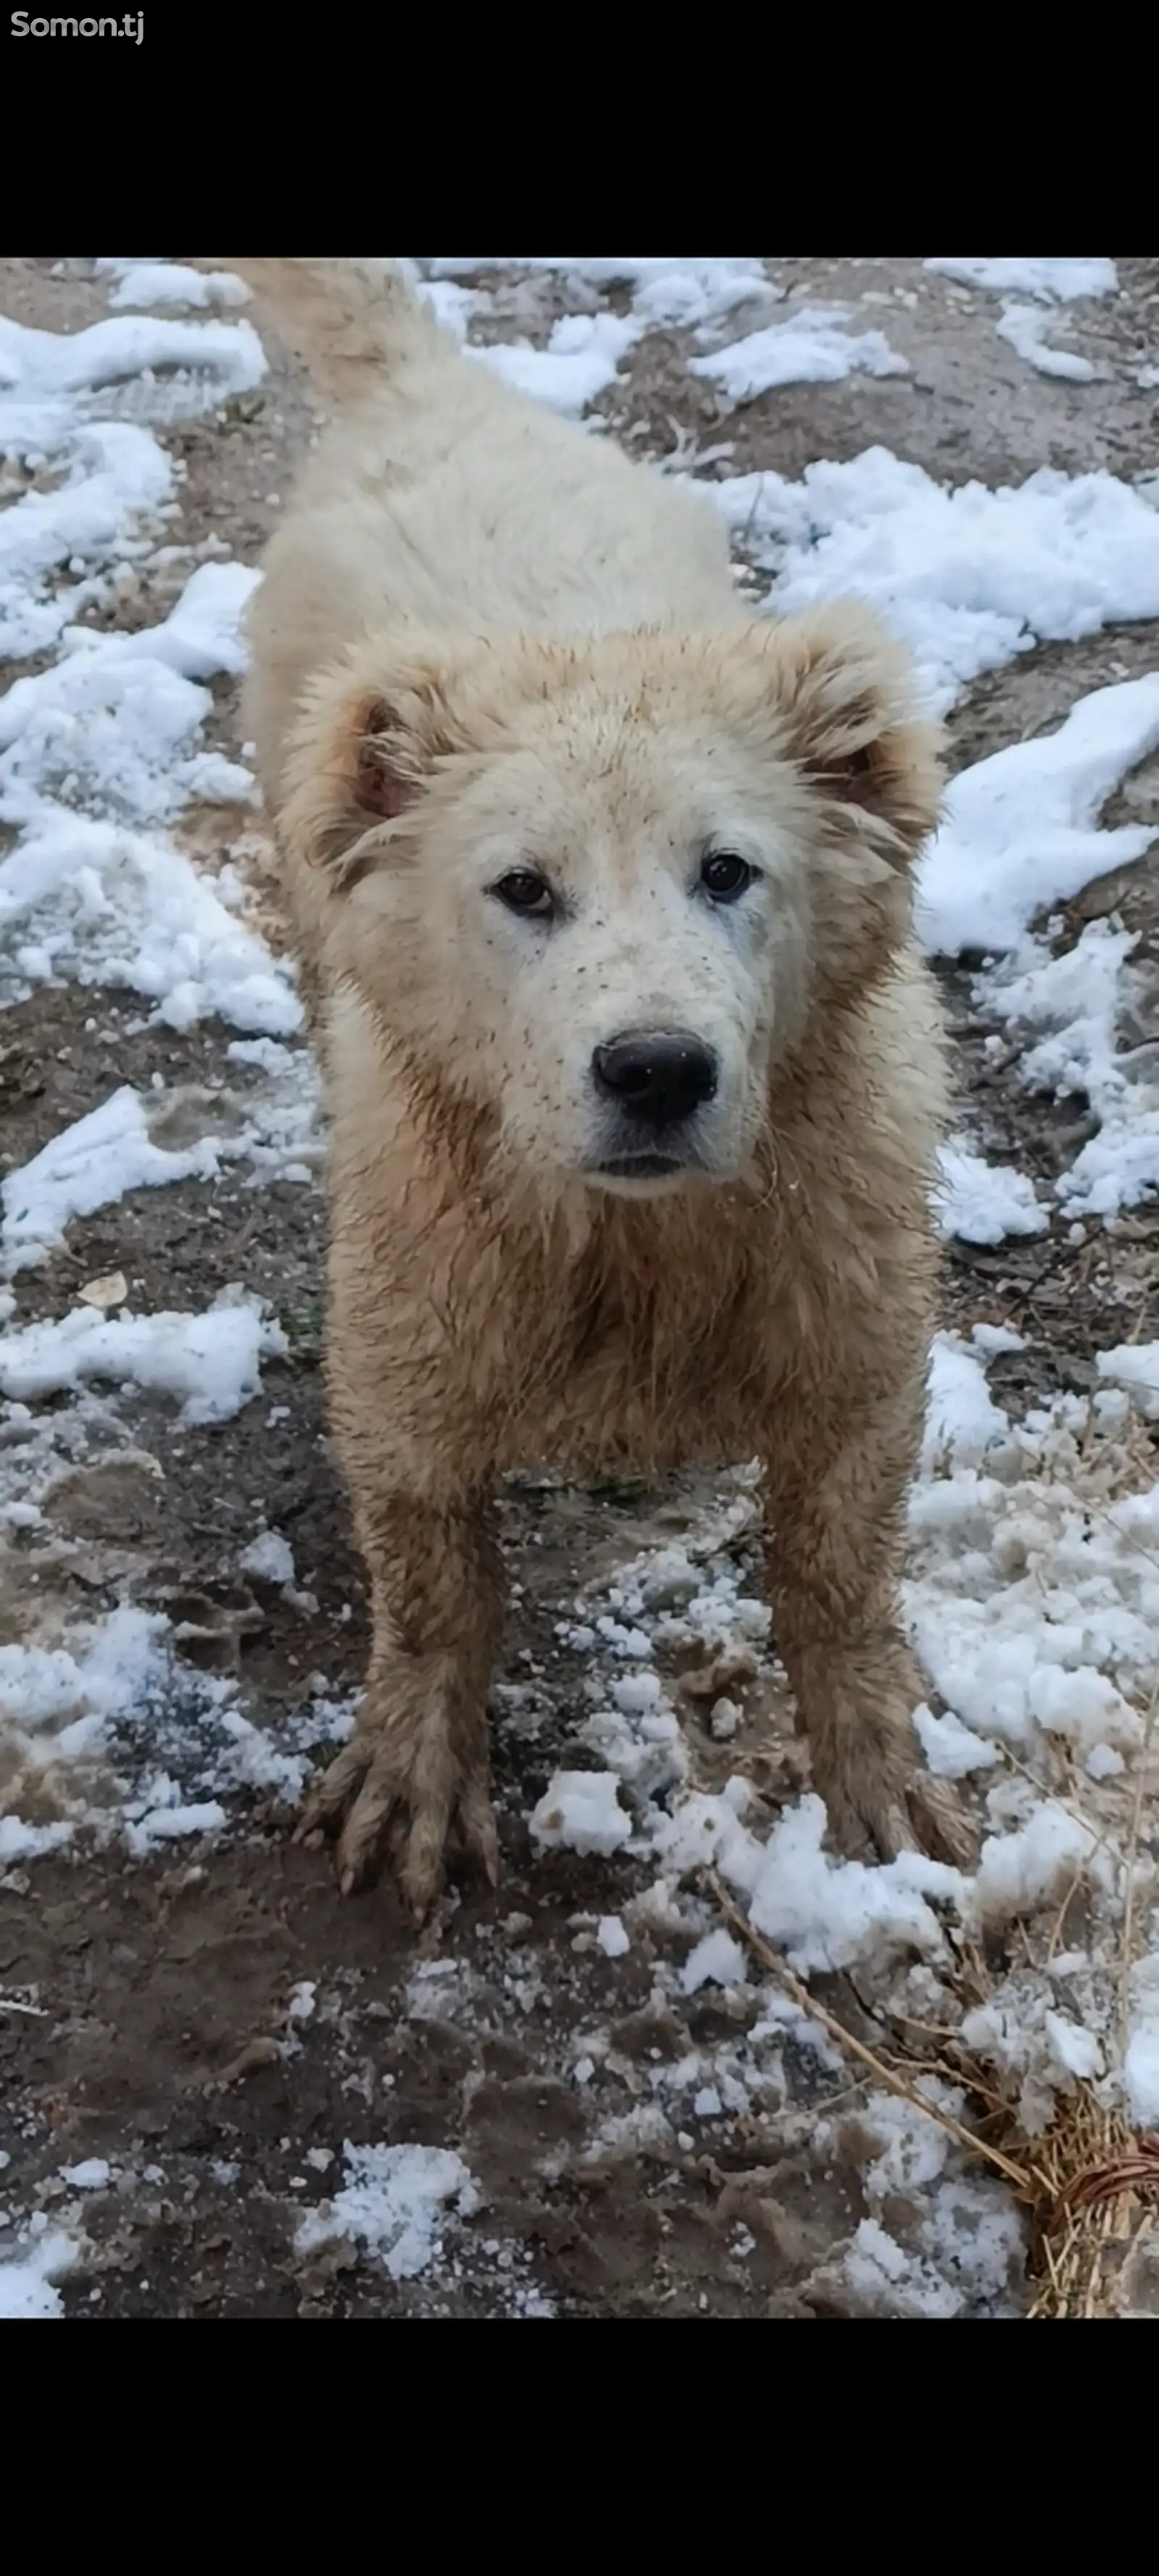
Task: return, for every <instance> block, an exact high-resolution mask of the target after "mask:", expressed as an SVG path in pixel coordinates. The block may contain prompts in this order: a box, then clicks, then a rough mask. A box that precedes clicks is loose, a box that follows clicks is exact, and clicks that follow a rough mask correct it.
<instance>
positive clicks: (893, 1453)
mask: <svg viewBox="0 0 1159 2576" xmlns="http://www.w3.org/2000/svg"><path fill="white" fill-rule="evenodd" d="M921 1411H922V1383H921V1378H920V1375H919V1374H918V1373H917V1371H916V1370H915V1371H914V1373H913V1376H912V1379H911V1380H909V1381H908V1382H906V1383H904V1384H903V1388H902V1391H901V1392H900V1393H895V1394H890V1395H883V1396H881V1397H879V1398H878V1399H877V1400H876V1401H875V1400H873V1399H872V1398H868V1399H867V1397H866V1395H865V1393H864V1390H858V1389H856V1388H854V1387H847V1388H845V1389H844V1390H840V1389H836V1388H834V1387H828V1388H825V1389H821V1388H814V1389H813V1390H812V1391H811V1394H810V1392H809V1391H808V1390H807V1389H805V1388H804V1387H797V1388H796V1389H794V1391H793V1393H792V1395H791V1396H789V1397H788V1399H787V1400H786V1402H785V1403H784V1405H783V1406H782V1407H781V1408H779V1409H778V1413H777V1416H776V1418H775V1420H774V1422H773V1423H772V1424H771V1425H770V1427H769V1437H768V1439H767V1442H766V1473H767V1490H768V1510H769V1520H770V1577H771V1589H772V1594H773V1603H774V1619H775V1623H776V1637H777V1643H778V1646H779V1648H780V1651H781V1654H782V1656H783V1658H784V1663H785V1667H786V1670H787V1673H788V1676H789V1682H790V1686H791V1688H792V1690H793V1692H794V1695H795V1698H796V1703H797V1725H798V1728H799V1729H800V1731H801V1732H802V1733H803V1734H806V1735H807V1736H808V1738H809V1749H810V1754H811V1758H812V1768H813V1778H814V1781H815V1784H816V1787H817V1789H818V1790H819V1791H820V1794H821V1796H822V1797H823V1798H824V1800H825V1804H826V1807H827V1809H828V1812H829V1824H830V1829H831V1831H832V1834H833V1837H834V1840H835V1841H836V1842H837V1843H838V1844H839V1845H840V1846H841V1848H842V1849H843V1850H846V1851H856V1850H857V1849H858V1848H859V1847H861V1848H863V1847H864V1846H865V1844H866V1843H867V1842H872V1843H874V1844H876V1846H877V1848H878V1850H879V1851H880V1852H881V1853H882V1854H883V1855H884V1856H885V1857H886V1858H887V1859H889V1858H892V1857H893V1856H894V1855H895V1854H896V1853H897V1852H899V1851H904V1850H907V1849H914V1848H915V1847H922V1846H924V1847H926V1848H932V1849H934V1850H936V1851H941V1852H942V1853H943V1854H944V1855H945V1856H946V1857H948V1858H950V1859H954V1860H960V1859H964V1858H965V1857H966V1856H967V1853H968V1851H969V1844H970V1837H969V1833H968V1830H967V1828H966V1826H965V1824H964V1820H963V1817H962V1813H961V1810H960V1809H959V1808H958V1806H957V1802H956V1799H955V1797H954V1794H953V1792H952V1791H951V1790H949V1789H948V1788H947V1787H946V1785H945V1784H944V1783H943V1782H941V1781H938V1780H934V1779H932V1778H931V1777H930V1775H929V1773H928V1772H927V1771H926V1769H925V1767H924V1763H923V1757H922V1752H921V1746H920V1743H919V1740H918V1736H917V1731H916V1729H915V1726H914V1723H913V1711H914V1709H915V1707H916V1706H917V1704H918V1702H919V1701H920V1700H921V1698H922V1697H923V1685H922V1681H921V1677H920V1674H919V1672H918V1669H917V1666H916V1664H915V1663H914V1660H913V1657H912V1655H911V1654H910V1651H909V1648H908V1646H907V1645H906V1643H905V1641H904V1639H903V1637H902V1634H901V1631H900V1628H899V1625H898V1606H897V1578H898V1573H899V1569H900V1562H901V1553H902V1535H903V1515H904V1506H905V1496H906V1490H907V1487H908V1484H909V1479H910V1476H911V1474H912V1471H913V1466H914V1462H915V1458H916V1453H917V1447H918V1439H919V1431H920V1423H921Z"/></svg>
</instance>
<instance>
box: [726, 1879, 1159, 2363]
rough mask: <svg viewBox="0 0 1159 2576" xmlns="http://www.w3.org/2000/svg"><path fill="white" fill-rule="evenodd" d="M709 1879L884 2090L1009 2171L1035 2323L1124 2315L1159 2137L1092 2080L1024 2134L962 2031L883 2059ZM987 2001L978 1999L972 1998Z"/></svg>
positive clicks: (764, 1953) (1156, 2172)
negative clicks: (945, 2091)
mask: <svg viewBox="0 0 1159 2576" xmlns="http://www.w3.org/2000/svg"><path fill="white" fill-rule="evenodd" d="M704 1875H705V1881H706V1884H707V1886H708V1887H709V1888H710V1889H711V1892H712V1895H713V1897H714V1898H715V1900H716V1903H717V1904H718V1905H719V1907H720V1909H721V1912H722V1913H723V1914H725V1915H727V1917H728V1920H729V1922H730V1923H731V1924H732V1926H733V1928H734V1930H735V1931H736V1932H737V1933H738V1934H739V1936H740V1938H741V1939H742V1940H743V1941H744V1942H746V1943H747V1946H748V1948H749V1949H750V1950H751V1951H753V1953H754V1954H755V1956H756V1957H757V1958H758V1959H759V1960H760V1962H761V1964H762V1966H763V1967H765V1968H767V1969H769V1970H770V1971H771V1973H772V1974H773V1975H774V1976H775V1977H777V1978H778V1980H779V1982H780V1983H781V1985H782V1986H783V1987H784V1988H785V1990H786V1992H787V1993H788V1994H790V1995H791V1996H792V1998H793V2001H794V2002H795V2003H796V2004H797V2005H798V2006H799V2007H800V2010H801V2011H802V2012H803V2013H808V2014H809V2015H810V2016H811V2018H812V2019H813V2020H814V2021H816V2022H819V2023H820V2025H821V2028H822V2029H823V2030H824V2031H825V2032H826V2033H827V2035H828V2037H829V2038H830V2039H831V2040H832V2041H833V2042H834V2043H835V2045H836V2046H837V2047H838V2048H840V2049H841V2050H842V2051H843V2053H844V2055H845V2056H846V2057H849V2058H852V2059H853V2060H854V2062H855V2064H857V2065H858V2066H859V2067H861V2068H862V2069H863V2070H864V2071H865V2072H866V2073H868V2074H869V2075H871V2076H872V2077H873V2080H874V2082H875V2083H877V2084H879V2085H880V2086H881V2088H882V2090H883V2091H884V2092H887V2093H892V2094H895V2095H897V2096H898V2097H899V2098H900V2099H901V2100H902V2101H905V2102H909V2103H910V2104H911V2105H912V2107H913V2108H914V2109H915V2110H917V2111H921V2112H924V2114H925V2116H926V2118H927V2119H929V2120H934V2121H936V2123H937V2125H938V2127H939V2128H942V2129H944V2130H945V2131H946V2133H947V2135H948V2136H949V2137H951V2138H952V2139H953V2140H954V2142H955V2144H956V2145H957V2146H958V2147H960V2148H961V2149H962V2150H963V2152H964V2153H965V2154H967V2155H970V2156H973V2157H977V2158H978V2159H979V2160H980V2161H981V2162H982V2163H985V2164H987V2165H989V2166H990V2168H991V2170H992V2171H993V2172H996V2173H999V2174H1001V2176H1002V2178H1003V2180H1004V2181H1005V2182H1006V2183H1007V2184H1008V2185H1009V2187H1010V2188H1011V2190H1012V2191H1013V2192H1014V2194H1015V2196H1016V2198H1017V2199H1018V2201H1019V2202H1020V2203H1021V2205H1022V2207H1023V2208H1024V2209H1025V2211H1026V2213H1027V2218H1028V2222H1029V2228H1030V2258H1029V2259H1030V2271H1031V2276H1032V2278H1033V2280H1034V2283H1035V2288H1034V2294H1033V2297H1032V2299H1031V2302H1030V2305H1029V2307H1028V2309H1027V2311H1026V2313H1027V2315H1028V2316H1030V2317H1059V2318H1061V2317H1111V2316H1115V2315H1117V2314H1119V2313H1121V2308H1120V2290H1121V2285H1122V2278H1123V2273H1124V2268H1125V2266H1126V2265H1127V2263H1128V2262H1129V2260H1130V2258H1131V2257H1132V2256H1134V2255H1135V2254H1136V2253H1137V2251H1138V2248H1139V2247H1140V2245H1141V2244H1142V2243H1143V2242H1144V2241H1145V2239H1146V2238H1147V2237H1148V2235H1149V2234H1150V2233H1151V2232H1152V2231H1153V2230H1154V2229H1155V2228H1156V2226H1157V2225H1159V2137H1150V2136H1145V2137H1140V2136H1136V2135H1135V2133H1134V2132H1133V2131H1132V2129H1131V2128H1130V2126H1129V2124H1128V2122H1127V2120H1126V2119H1125V2117H1124V2116H1123V2114H1122V2113H1121V2112H1119V2111H1114V2110H1105V2109H1104V2108H1103V2105H1102V2104H1101V2103H1100V2102H1099V2101H1098V2099H1097V2097H1096V2095H1095V2094H1094V2093H1093V2091H1092V2090H1091V2087H1090V2086H1089V2085H1088V2084H1085V2083H1077V2084H1076V2085H1075V2088H1074V2091H1073V2093H1071V2094H1070V2095H1069V2096H1067V2097H1066V2098H1065V2099H1064V2100H1061V2101H1060V2103H1059V2106H1058V2109H1057V2111H1056V2114H1055V2117H1054V2119H1053V2120H1052V2122H1051V2124H1050V2127H1049V2128H1048V2129H1047V2130H1045V2131H1044V2132H1043V2134H1042V2136H1041V2137H1036V2138H1034V2139H1028V2138H1026V2137H1025V2136H1024V2135H1023V2134H1022V2132H1021V2131H1020V2129H1019V2126H1018V2122H1017V2118H1016V2116H1015V2113H1014V2111H1013V2109H1012V2108H1011V2106H1010V2105H1009V2104H1008V2103H1007V2102H1006V2101H1005V2100H1004V2098H1003V2096H1002V2095H1001V2094H1000V2093H999V2092H997V2091H996V2090H995V2087H994V2083H993V2080H992V2078H991V2076H990V2075H989V2074H988V2073H987V2072H986V2071H985V2070H984V2069H983V2067H982V2066H981V2064H980V2063H979V2061H978V2060H977V2059H975V2058H973V2057H972V2056H971V2054H970V2052H969V2051H968V2050H965V2049H964V2048H963V2047H962V2044H961V2042H960V2040H959V2039H958V2038H957V2036H956V2034H955V2033H954V2032H953V2031H951V2030H948V2029H939V2031H938V2032H937V2033H936V2034H935V2036H936V2037H937V2039H938V2040H939V2042H940V2043H941V2044H940V2046H939V2047H938V2049H937V2050H936V2052H935V2053H934V2054H933V2055H930V2054H922V2055H921V2056H918V2055H916V2054H915V2053H914V2052H912V2051H911V2050H909V2049H908V2048H906V2049H897V2048H894V2049H891V2050H890V2051H889V2053H888V2054H883V2053H882V2051H881V2050H879V2049H876V2048H872V2047H870V2046H869V2044H868V2042H867V2041H865V2040H863V2039H860V2038H858V2037H857V2035H856V2034H855V2033H854V2032H853V2031H851V2030H849V2029H848V2028H847V2027H846V2025H845V2024H844V2023H843V2022H841V2021H839V2020H838V2018H837V2016H836V2014H834V2013H831V2012H830V2011H829V2010H828V2008H827V2007H826V2006H825V2005H824V2004H822V2003H821V2002H820V2001H819V1999H818V1997H817V1996H816V1995H814V1994H813V1993H812V1992H811V1990H810V1988H809V1987H808V1986H807V1985H805V1984H804V1982H803V1980H802V1979H801V1978H800V1977H796V1976H794V1974H793V1971H792V1969H791V1968H789V1967H787V1966H786V1964H785V1962H784V1960H783V1959H782V1958H780V1957H779V1956H778V1953H777V1952H776V1951H775V1950H774V1949H772V1948H771V1947H770V1945H769V1943H768V1942H767V1941H765V1940H762V1938H761V1935H760V1933H759V1932H757V1931H755V1930H754V1928H753V1925H752V1924H751V1923H750V1922H749V1920H748V1917H747V1915H745V1914H744V1913H742V1911H741V1909H740V1907H739V1906H738V1905H736V1904H735V1903H734V1902H733V1899H732V1897H731V1896H730V1895H729V1893H728V1890H727V1888H726V1887H725V1886H724V1885H723V1882H722V1881H721V1879H720V1878H719V1877H718V1876H717V1874H716V1872H715V1870H709V1871H706V1872H705V1874H704ZM977 1999H978V1997H977V1994H975V1995H973V1996H971V1997H970V1999H969V2000H970V2001H976V2000H977ZM909 2026H910V2027H911V2028H913V2029H915V2030H916V2029H918V2028H919V2027H920V2026H919V2025H917V2024H911V2025H909ZM921 2075H936V2076H938V2077H940V2078H941V2080H942V2081H943V2082H944V2083H947V2084H950V2085H953V2086H954V2087H955V2088H956V2089H958V2090H963V2091H965V2093H966V2094H967V2095H968V2096H969V2098H970V2100H971V2101H972V2102H973V2103H975V2104H976V2105H977V2112H978V2126H977V2128H976V2129H968V2128H967V2127H966V2126H965V2125H964V2123H963V2122H962V2121H960V2120H956V2119H955V2118H953V2116H952V2114H951V2113H950V2112H948V2111H945V2110H943V2109H942V2107H941V2105H940V2104H938V2103H936V2102H932V2101H930V2100H929V2099H928V2098H927V2095H926V2094H925V2093H924V2092H921V2091H919V2089H918V2077H919V2076H921Z"/></svg>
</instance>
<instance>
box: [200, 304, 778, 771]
mask: <svg viewBox="0 0 1159 2576" xmlns="http://www.w3.org/2000/svg"><path fill="white" fill-rule="evenodd" d="M283 265H285V266H289V267H292V268H293V269H294V270H295V271H297V272H300V276H299V277H298V278H297V279H296V281H295V284H296V288H297V293H298V303H299V306H300V307H304V308H305V315H304V318H305V323H306V333H307V336H308V334H309V326H310V306H311V303H313V304H314V306H315V307H320V308H321V309H322V310H323V311H325V313H326V315H327V317H328V321H329V333H328V339H327V352H328V355H327V366H326V371H327V377H328V382H329V385H330V388H331V390H332V391H333V392H334V393H335V394H336V396H337V398H338V401H339V404H340V406H341V407H340V409H339V413H338V417H337V418H336V420H335V422H334V423H333V425H332V426H331V428H330V429H329V430H328V431H327V432H326V433H325V434H324V437H323V440H322V443H321V445H320V447H319V449H318V451H317V453H316V454H315V456H314V457H313V458H312V460H311V462H310V464H309V466H308V467H307V469H306V472H305V474H304V476H303V478H302V481H301V483H300V485H299V487H298V490H297V491H296V493H295V494H294V496H293V499H292V502H291V506H290V508H289V510H288V512H287V517H286V523H285V526H284V528H283V530H282V531H281V532H280V533H279V535H278V536H276V537H275V539H274V542H273V544H272V545H271V547H270V550H269V553H268V555H267V557H266V566H265V576H264V579H263V582H262V585H261V588H260V590H259V591H258V593H257V596H256V599H255V602H254V606H253V609H252V611H251V621H250V631H251V636H252V639H253V645H254V666H255V667H254V674H253V677H252V679H251V682H250V687H249V692H248V698H247V723H248V728H249V731H250V733H251V735H252V737H253V740H254V742H255V744H256V746H257V756H258V767H259V772H260V775H261V780H262V785H263V788H264V790H265V793H266V798H267V802H268V803H269V805H270V807H271V810H276V808H277V805H278V803H279V800H280V791H281V787H282V782H283V774H284V753H285V743H286V737H287V734H288V731H289V729H290V727H291V725H292V722H293V719H294V716H295V714H296V712H297V709H298V707H299V706H300V703H301V700H302V695H303V691H304V689H305V687H306V684H307V682H308V681H309V680H310V679H311V677H312V676H313V675H314V674H315V673H317V672H318V671H320V670H322V669H324V668H325V667H326V666H327V665H328V664H329V663H331V662H333V661H334V660H335V659H336V658H337V657H338V656H339V655H340V654H342V653H343V652H344V651H345V650H346V649H347V648H348V647H349V646H350V645H351V644H352V643H354V642H357V641H358V640H359V638H360V637H362V636H365V635H366V634H367V633H369V632H372V631H374V630H376V629H379V628H382V627H387V626H390V627H398V626H400V625H401V626H404V627H414V628H416V629H419V630H421V631H423V632H424V633H428V634H433V635H436V636H445V635H446V634H447V633H448V632H455V631H458V632H459V633H461V634H464V635H469V636H473V637H479V636H483V637H488V636H491V635H497V636H498V635H509V634H510V633H511V632H512V631H513V630H514V631H520V630H521V631H524V632H528V633H533V634H534V633H550V634H552V635H553V636H555V637H556V638H560V637H566V636H567V635H568V634H573V633H574V634H575V635H577V636H583V637H588V638H590V637H591V636H592V635H596V634H600V633H606V632H612V631H615V630H618V629H625V628H638V627H646V626H654V625H661V626H663V625H670V624H673V623H676V622H679V623H680V624H682V625H684V626H697V625H703V624H711V625H719V624H720V623H721V622H722V621H729V620H731V619H733V618H736V617H739V616H740V614H741V613H742V612H741V608H740V603H739V601H738V598H737V594H736V592H735V589H734V585H733V581H732V576H731V571H730V567H729V555H728V543H727V537H726V534H725V530H724V524H723V521H722V520H721V519H720V517H719V515H718V513H717V512H716V510H715V509H714V507H713V505H712V503H711V501H710V500H708V499H707V498H706V497H705V496H704V495H702V494H700V493H698V492H696V491H693V490H692V489H690V488H688V487H685V486H682V485H680V484H678V483H674V482H666V481H665V480H664V479H663V478H662V477H661V476H660V475H658V474H655V473H653V472H650V471H647V470H646V469H643V468H641V467H640V466H638V465H634V464H632V463H630V462H629V460H628V459H627V458H626V457H625V456H624V455H623V454H622V453H621V451H620V449H619V448H617V447H615V446H613V445H612V444H611V443H610V442H608V441H606V440H604V439H603V438H601V437H600V436H599V435H598V434H592V435H588V436H585V435H584V434H583V433H581V432H577V430H576V429H575V427H574V426H573V425H572V424H570V423H568V422H564V421H561V420H558V419H556V418H555V417H554V415H553V414H552V413H550V412H547V411H544V410H543V409H541V408H539V407H536V406H534V405H532V404H530V403H529V402H528V401H527V400H526V398H525V397H524V396H522V395H520V394H516V393H514V392H512V391H511V390H510V389H509V388H508V387H507V386H506V385H504V384H502V383H501V382H500V380H499V378H498V377H497V376H496V375H495V374H494V373H493V372H492V370H491V369H490V368H489V367H488V366H487V365H486V364H485V363H484V362H483V361H482V360H480V359H479V358H477V357H472V356H464V354H463V353H462V351H461V350H460V349H459V347H458V346H457V344H456V342H455V341H454V340H453V339H452V338H451V336H450V334H449V333H448V332H446V331H444V330H443V329H442V328H441V327H440V325H439V324H438V323H437V322H436V321H435V319H434V316H433V314H432V313H431V311H430V310H429V308H428V307H427V306H426V305H425V304H424V303H423V302H422V301H421V299H420V298H419V297H418V296H417V295H415V294H413V293H412V291H411V289H410V287H409V286H408V284H407V282H406V280H405V278H404V276H403V274H402V272H401V270H400V269H399V268H398V267H397V265H396V264H395V263H393V262H391V261H372V260H307V261H295V262H292V263H283ZM352 391H353V393H354V397H355V398H354V402H353V407H352V408H347V407H346V403H347V400H348V397H349V395H350V394H351V392H352Z"/></svg>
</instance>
